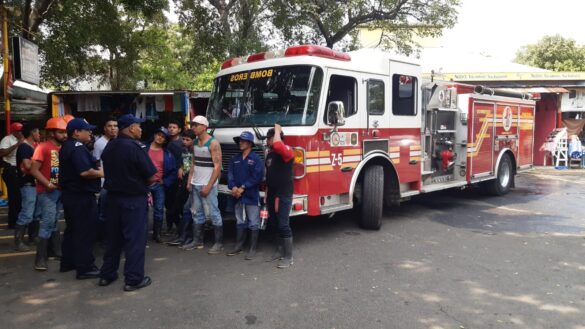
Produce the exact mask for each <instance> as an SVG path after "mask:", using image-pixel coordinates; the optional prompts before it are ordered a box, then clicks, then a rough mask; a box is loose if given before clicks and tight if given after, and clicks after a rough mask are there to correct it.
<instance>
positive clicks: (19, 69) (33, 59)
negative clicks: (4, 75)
mask: <svg viewBox="0 0 585 329" xmlns="http://www.w3.org/2000/svg"><path fill="white" fill-rule="evenodd" d="M12 49H13V54H14V61H13V62H14V79H16V80H22V81H25V82H28V83H32V84H34V85H37V86H38V85H39V82H40V80H41V75H40V68H39V47H38V46H37V45H36V44H34V43H32V42H30V41H28V40H26V39H24V38H21V37H13V38H12Z"/></svg>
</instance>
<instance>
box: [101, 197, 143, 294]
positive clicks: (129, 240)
mask: <svg viewBox="0 0 585 329" xmlns="http://www.w3.org/2000/svg"><path fill="white" fill-rule="evenodd" d="M147 215H148V213H147V201H146V195H138V196H133V195H125V194H118V193H111V192H108V198H107V201H106V236H107V239H106V241H107V247H106V253H105V254H104V264H103V265H102V268H101V271H100V272H101V273H100V277H101V278H102V279H106V280H113V279H115V278H116V277H117V276H118V267H119V266H120V255H121V253H122V250H123V251H124V254H125V256H126V263H125V264H124V282H125V283H126V284H128V285H137V284H139V283H140V282H142V280H143V279H144V254H145V249H146V235H147V228H148V217H147Z"/></svg>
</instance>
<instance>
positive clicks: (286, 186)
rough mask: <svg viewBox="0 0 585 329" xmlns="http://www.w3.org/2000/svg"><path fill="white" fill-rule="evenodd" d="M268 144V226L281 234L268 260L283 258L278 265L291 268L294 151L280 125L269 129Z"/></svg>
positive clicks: (272, 230) (266, 162)
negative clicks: (290, 217) (290, 216)
mask: <svg viewBox="0 0 585 329" xmlns="http://www.w3.org/2000/svg"><path fill="white" fill-rule="evenodd" d="M266 144H267V145H268V147H269V150H268V154H266V161H265V164H266V205H267V206H268V214H269V219H268V225H269V227H270V231H271V232H273V234H274V233H278V240H277V241H278V242H277V247H276V251H275V253H274V255H272V257H270V258H269V259H268V261H273V260H277V259H279V260H280V261H279V262H278V265H277V267H278V268H288V267H290V266H291V265H292V264H293V257H292V246H293V238H292V230H291V229H290V222H289V215H290V210H291V208H292V197H293V162H294V161H293V158H294V153H293V150H292V148H291V147H290V146H288V145H286V144H284V133H283V132H282V128H281V127H280V125H278V124H275V125H274V128H271V129H270V130H268V133H267V134H266Z"/></svg>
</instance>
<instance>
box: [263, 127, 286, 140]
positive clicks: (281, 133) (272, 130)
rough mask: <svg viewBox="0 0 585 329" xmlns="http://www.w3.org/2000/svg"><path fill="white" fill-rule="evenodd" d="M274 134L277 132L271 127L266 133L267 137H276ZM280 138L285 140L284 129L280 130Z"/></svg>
mask: <svg viewBox="0 0 585 329" xmlns="http://www.w3.org/2000/svg"><path fill="white" fill-rule="evenodd" d="M274 134H275V131H274V128H270V129H268V132H267V133H266V138H271V137H274ZM280 139H281V140H284V132H283V131H282V130H281V131H280Z"/></svg>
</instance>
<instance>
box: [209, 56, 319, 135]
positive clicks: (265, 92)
mask: <svg viewBox="0 0 585 329" xmlns="http://www.w3.org/2000/svg"><path fill="white" fill-rule="evenodd" d="M322 82H323V71H322V70H321V69H320V68H318V67H314V66H278V67H271V68H262V69H257V70H252V71H242V72H237V73H232V74H227V75H223V76H220V77H218V78H216V79H215V81H214V86H213V91H212V93H211V99H210V100H209V107H208V109H207V118H208V119H209V123H210V127H212V128H218V127H239V126H245V125H250V126H272V125H274V123H279V124H280V125H283V126H299V125H313V124H314V123H315V121H316V119H317V111H318V105H319V96H320V94H321V85H322Z"/></svg>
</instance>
